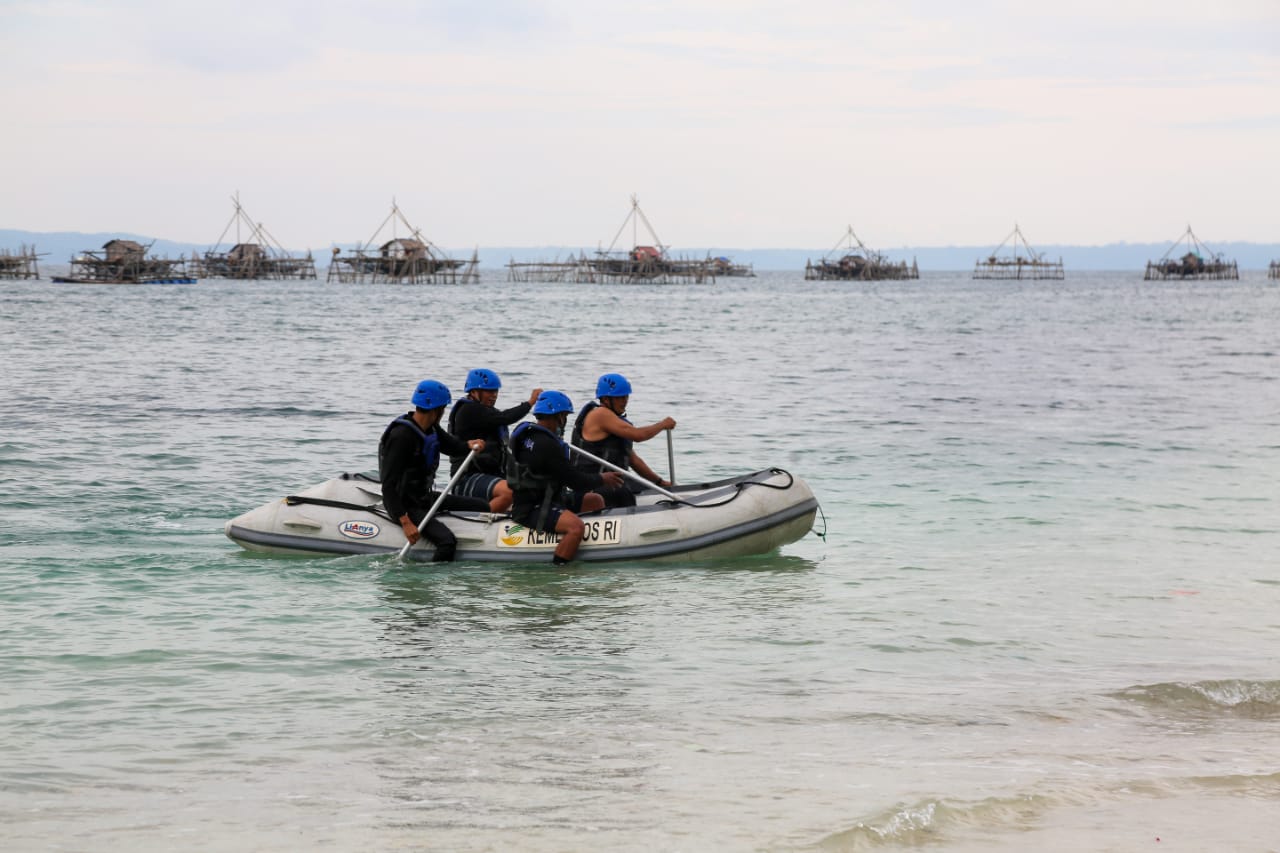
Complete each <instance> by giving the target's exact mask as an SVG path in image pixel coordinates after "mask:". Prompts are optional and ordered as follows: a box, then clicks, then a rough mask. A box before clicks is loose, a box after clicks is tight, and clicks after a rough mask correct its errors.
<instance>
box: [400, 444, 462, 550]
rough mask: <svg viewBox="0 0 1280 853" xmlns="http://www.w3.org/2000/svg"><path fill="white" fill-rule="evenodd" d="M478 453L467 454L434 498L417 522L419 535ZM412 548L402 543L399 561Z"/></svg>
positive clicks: (410, 544)
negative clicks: (425, 512) (447, 483)
mask: <svg viewBox="0 0 1280 853" xmlns="http://www.w3.org/2000/svg"><path fill="white" fill-rule="evenodd" d="M479 452H480V451H479V450H473V451H471V452H470V453H468V454H467V458H466V459H464V460H462V464H461V465H459V466H458V473H456V474H454V475H453V477H452V478H450V480H449V485H447V486H445V487H444V491H442V492H441V493H440V497H438V498H436V502H435V503H433V504H432V505H431V509H429V510H427V514H426V515H424V516H423V517H422V521H419V522H418V533H419V534H421V533H422V528H424V527H426V526H427V522H428V521H430V520H431V519H432V518H434V517H435V514H436V512H438V511H439V509H440V505H441V504H442V503H444V498H445V495H447V494H449V490H450V489H452V488H453V487H454V486H455V485H457V482H458V480H460V479H462V475H463V474H465V473H466V471H467V466H468V465H470V464H471V460H472V459H475V458H476V454H477V453H479ZM420 538H422V539H425V538H426V537H425V536H421V537H420ZM412 547H413V543H412V542H406V543H404V547H403V548H401V549H400V559H401V560H403V559H404V558H405V555H406V554H408V553H409V549H410V548H412Z"/></svg>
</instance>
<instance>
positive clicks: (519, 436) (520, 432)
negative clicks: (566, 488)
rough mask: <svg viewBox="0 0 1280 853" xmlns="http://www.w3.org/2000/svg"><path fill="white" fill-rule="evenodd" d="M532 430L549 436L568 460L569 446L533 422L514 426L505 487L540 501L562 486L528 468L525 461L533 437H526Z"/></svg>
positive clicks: (551, 478) (531, 445) (531, 447)
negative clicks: (507, 486)
mask: <svg viewBox="0 0 1280 853" xmlns="http://www.w3.org/2000/svg"><path fill="white" fill-rule="evenodd" d="M533 430H536V431H538V432H542V433H545V434H546V435H549V436H551V438H553V439H554V440H555V442H556V444H558V445H560V447H561V448H562V449H563V450H564V456H565V458H566V459H568V458H569V445H567V444H565V443H564V441H563V440H562V439H561V438H560V436H558V435H556V434H555V433H554V432H552V431H551V430H549V429H547V428H546V427H544V426H543V425H542V424H539V423H534V422H533V421H525V422H524V423H522V424H519V425H518V426H516V428H515V431H514V432H512V433H511V453H510V454H508V455H507V485H509V486H510V487H511V491H512V492H514V493H516V494H520V493H522V492H523V493H527V494H529V495H532V496H536V498H537V499H538V500H542V499H543V496H544V495H545V494H547V493H548V491H550V492H556V491H558V490H559V489H560V488H561V487H562V486H563V485H564V484H563V483H561V482H560V481H559V480H556V479H555V478H553V477H551V476H548V475H546V474H542V473H539V472H536V471H533V470H532V469H531V468H530V467H529V463H528V462H526V461H525V458H526V457H527V456H528V455H529V452H530V451H531V450H533V436H532V435H528V433H529V432H530V431H533Z"/></svg>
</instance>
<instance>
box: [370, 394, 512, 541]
mask: <svg viewBox="0 0 1280 853" xmlns="http://www.w3.org/2000/svg"><path fill="white" fill-rule="evenodd" d="M449 399H450V395H449V389H448V388H446V387H445V386H444V385H443V384H442V383H440V382H437V381H435V380H434V379H424V380H422V381H421V382H419V383H418V387H417V389H416V390H414V392H413V411H411V412H409V413H407V414H404V415H401V416H400V417H398V418H396V419H395V420H394V421H392V422H391V423H390V424H389V425H388V426H387V428H386V429H385V430H383V433H382V439H381V440H380V441H379V442H378V477H379V479H381V480H382V505H383V506H384V507H385V508H386V510H387V513H388V514H389V515H390V516H391V517H392V518H394V519H395V520H396V521H398V522H399V523H400V527H401V528H402V529H403V530H404V535H405V538H407V539H408V540H409V541H410V542H414V543H416V542H417V541H418V540H419V539H420V538H421V537H422V535H423V534H425V535H426V537H427V541H429V542H431V543H432V544H433V545H435V546H436V550H435V554H434V555H433V557H432V560H434V561H435V562H447V561H449V560H452V559H453V555H454V552H455V551H456V550H457V547H458V540H457V538H456V537H455V536H454V535H453V531H451V530H450V529H449V528H448V527H446V526H445V525H444V523H442V522H441V521H439V520H438V519H435V518H432V519H431V521H429V522H427V526H426V528H425V529H424V530H420V529H419V527H418V525H419V524H420V523H421V519H422V518H423V517H424V516H426V514H427V511H428V510H429V509H430V508H431V506H432V505H433V504H434V503H435V501H436V498H438V497H439V496H440V495H439V493H438V492H436V491H434V484H435V477H436V469H437V468H439V467H440V453H441V452H442V451H443V452H444V453H448V454H457V453H461V454H463V455H464V456H465V454H466V453H467V451H468V450H477V451H483V450H484V447H485V443H484V441H483V440H481V439H473V440H471V441H463V440H462V439H459V438H456V437H455V436H452V435H450V434H449V433H448V432H445V430H444V429H442V428H441V427H440V419H441V418H442V417H444V407H445V406H447V405H449ZM440 509H441V510H442V511H447V510H470V511H473V512H484V511H486V510H488V509H489V504H488V502H487V501H484V500H481V499H479V498H464V497H459V496H457V495H448V496H446V497H445V499H444V503H442V504H441V505H440ZM414 519H417V520H418V521H417V523H415V521H414Z"/></svg>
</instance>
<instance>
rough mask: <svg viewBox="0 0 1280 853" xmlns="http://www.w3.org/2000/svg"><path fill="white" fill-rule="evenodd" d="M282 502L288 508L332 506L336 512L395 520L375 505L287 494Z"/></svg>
mask: <svg viewBox="0 0 1280 853" xmlns="http://www.w3.org/2000/svg"><path fill="white" fill-rule="evenodd" d="M284 502H285V503H287V505H289V506H298V505H300V503H310V505H314V506H332V507H334V508H337V510H355V511H357V512H369V514H370V515H376V516H378V517H380V519H387V520H388V521H394V520H396V519H393V517H392V516H390V515H389V514H388V512H387V511H385V510H383V508H381V507H379V506H378V505H376V503H370V505H365V503H347V502H344V501H329V500H328V498H308V497H302V496H298V494H289V496H288V497H285V498H284Z"/></svg>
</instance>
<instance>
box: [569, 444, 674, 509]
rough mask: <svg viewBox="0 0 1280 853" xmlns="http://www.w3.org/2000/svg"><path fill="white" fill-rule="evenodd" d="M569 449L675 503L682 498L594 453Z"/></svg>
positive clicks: (580, 449)
mask: <svg viewBox="0 0 1280 853" xmlns="http://www.w3.org/2000/svg"><path fill="white" fill-rule="evenodd" d="M569 449H570V450H572V451H573V452H574V453H576V454H578V455H579V456H585V457H586V458H587V459H590V460H591V461H592V462H599V463H600V464H601V465H603V466H604V467H606V468H608V469H609V470H610V471H617V472H618V473H619V474H621V475H622V476H624V477H628V478H630V479H632V480H635V481H636V482H637V483H639V484H640V485H641V486H644V487H645V488H646V489H653V490H654V491H655V492H657V493H658V494H660V495H663V496H665V497H668V498H671V500H673V501H679V500H680V498H678V497H676V496H675V495H673V494H671V492H668V491H667V490H666V489H664V488H662V487H661V486H655V485H654V484H653V483H650V482H649V481H648V480H646V479H645V478H644V477H641V476H640V475H639V474H635V473H633V472H631V471H628V470H627V469H626V468H619V467H618V466H617V465H614V464H613V463H612V462H605V461H604V460H603V459H601V458H600V457H599V456H596V455H595V454H594V453H588V452H587V451H585V450H583V449H582V448H581V447H575V446H574V445H572V444H571V445H569Z"/></svg>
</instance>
